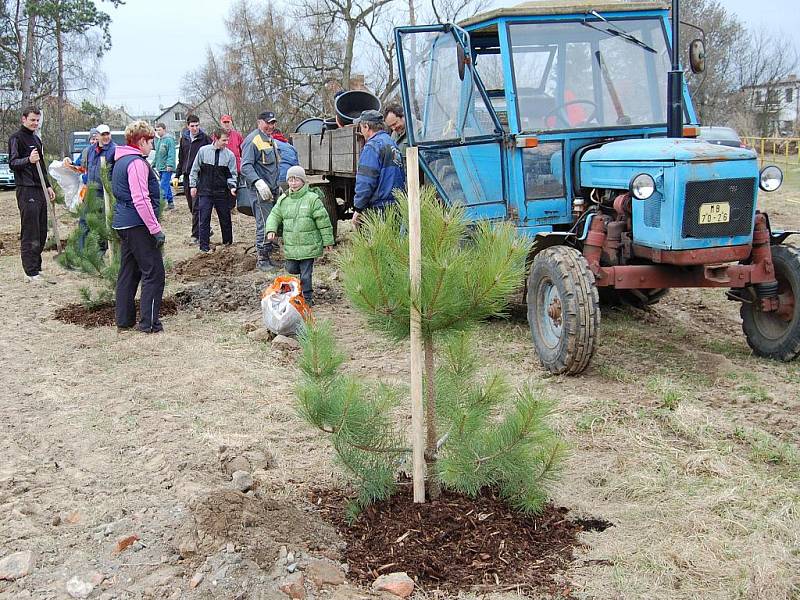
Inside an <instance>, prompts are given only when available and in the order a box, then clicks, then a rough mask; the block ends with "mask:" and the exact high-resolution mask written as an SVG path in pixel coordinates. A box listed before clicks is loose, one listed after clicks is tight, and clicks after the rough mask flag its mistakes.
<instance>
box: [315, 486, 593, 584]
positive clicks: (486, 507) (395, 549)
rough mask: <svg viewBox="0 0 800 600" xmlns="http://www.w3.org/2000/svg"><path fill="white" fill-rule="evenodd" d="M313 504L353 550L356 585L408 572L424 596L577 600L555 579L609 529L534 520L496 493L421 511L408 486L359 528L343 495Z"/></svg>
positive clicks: (556, 512) (551, 516) (322, 496)
mask: <svg viewBox="0 0 800 600" xmlns="http://www.w3.org/2000/svg"><path fill="white" fill-rule="evenodd" d="M404 487H405V486H404ZM312 501H313V502H314V504H316V505H317V506H318V508H319V509H320V511H321V512H322V515H323V517H325V518H326V519H328V520H330V521H331V523H333V524H334V525H335V527H336V529H337V531H338V532H339V534H340V535H341V536H342V538H343V539H344V540H345V541H346V542H347V548H346V550H345V558H346V560H347V563H348V564H349V565H350V577H351V578H353V579H355V580H357V581H359V582H361V583H363V584H365V585H370V584H371V583H372V582H373V581H374V580H375V578H377V577H378V576H379V575H383V574H387V573H391V572H394V571H406V572H407V573H408V575H409V576H410V577H412V578H414V579H415V580H416V581H417V583H418V584H420V585H421V586H422V587H423V588H426V587H427V588H439V589H442V590H445V591H448V592H458V591H481V590H483V591H500V590H517V589H519V590H520V591H526V590H528V591H530V590H537V591H539V592H546V593H549V594H553V595H557V596H558V597H565V596H566V597H570V591H569V586H568V584H566V583H564V581H563V579H562V580H561V581H559V580H558V578H557V577H556V576H557V575H559V574H562V573H563V572H564V571H565V570H566V568H567V567H568V566H569V564H570V563H571V562H572V560H573V556H572V552H573V548H575V547H576V546H578V547H579V546H580V545H581V543H580V542H579V541H578V538H577V536H578V534H579V533H580V532H582V531H585V530H596V529H598V528H597V527H595V526H593V525H594V523H595V521H596V522H597V523H604V524H606V525H608V524H607V523H606V522H605V521H602V520H588V521H575V522H573V521H572V520H570V519H568V518H567V512H568V510H567V509H566V508H557V507H555V506H552V505H548V506H547V507H546V508H545V509H544V511H543V512H542V514H541V515H539V516H536V517H527V516H524V515H522V514H520V513H518V512H514V511H513V510H511V509H510V508H509V507H508V506H507V505H505V504H504V503H503V502H502V501H501V500H500V499H499V498H498V497H497V496H496V495H493V494H492V493H491V492H486V493H482V494H481V495H480V496H478V497H477V498H474V499H473V498H469V497H467V496H463V495H461V494H457V493H453V492H447V491H445V492H443V493H442V495H441V497H440V498H438V499H437V500H435V501H432V502H429V503H428V504H426V505H425V506H424V507H420V505H419V504H414V503H413V495H412V491H411V488H410V486H408V487H407V488H406V489H404V490H403V491H401V492H398V493H397V494H395V495H394V496H393V497H392V498H390V499H389V500H387V501H384V502H380V503H377V504H374V505H372V506H370V507H369V508H368V509H367V510H365V511H364V512H362V513H361V514H360V515H359V516H358V518H357V519H356V520H355V521H354V522H353V523H352V524H348V523H347V521H346V512H345V505H346V503H347V499H346V498H344V497H343V496H342V494H341V493H340V492H315V493H314V495H313V496H312Z"/></svg>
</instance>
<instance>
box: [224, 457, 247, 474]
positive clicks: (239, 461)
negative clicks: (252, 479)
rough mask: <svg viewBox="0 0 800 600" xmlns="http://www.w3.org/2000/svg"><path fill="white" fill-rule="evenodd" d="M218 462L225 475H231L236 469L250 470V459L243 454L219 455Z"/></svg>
mask: <svg viewBox="0 0 800 600" xmlns="http://www.w3.org/2000/svg"><path fill="white" fill-rule="evenodd" d="M220 462H221V463H222V470H223V471H224V472H225V473H226V474H227V475H231V476H232V475H233V474H234V473H236V471H248V472H249V471H250V470H251V466H250V461H249V460H247V458H245V457H244V456H231V455H228V454H225V455H223V456H221V457H220Z"/></svg>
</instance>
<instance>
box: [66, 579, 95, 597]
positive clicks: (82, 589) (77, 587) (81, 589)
mask: <svg viewBox="0 0 800 600" xmlns="http://www.w3.org/2000/svg"><path fill="white" fill-rule="evenodd" d="M93 591H94V584H92V582H90V581H86V580H85V579H84V578H83V577H79V576H78V575H76V576H75V577H73V578H72V579H70V580H69V581H68V582H67V594H69V596H70V598H88V597H89V595H90V594H91V593H92V592H93Z"/></svg>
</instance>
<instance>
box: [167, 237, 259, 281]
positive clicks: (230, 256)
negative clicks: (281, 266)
mask: <svg viewBox="0 0 800 600" xmlns="http://www.w3.org/2000/svg"><path fill="white" fill-rule="evenodd" d="M255 268H256V255H255V253H254V250H253V247H252V246H246V245H245V244H232V245H231V246H222V245H219V246H216V247H215V249H214V252H209V253H208V254H205V253H202V252H200V253H198V254H197V255H196V256H192V257H191V258H187V259H186V260H182V261H180V262H178V263H176V264H175V266H173V267H172V270H171V273H173V274H174V275H175V276H176V279H178V280H179V281H197V280H199V279H206V278H208V277H219V276H220V275H245V274H247V273H252V272H253V271H254V270H255Z"/></svg>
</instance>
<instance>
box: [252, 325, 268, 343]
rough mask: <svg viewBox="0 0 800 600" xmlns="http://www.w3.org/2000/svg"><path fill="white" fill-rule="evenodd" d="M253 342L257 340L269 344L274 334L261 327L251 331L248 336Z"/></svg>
mask: <svg viewBox="0 0 800 600" xmlns="http://www.w3.org/2000/svg"><path fill="white" fill-rule="evenodd" d="M247 337H249V338H250V339H251V340H255V341H256V342H268V341H270V340H271V339H272V337H273V333H272V332H271V331H270V330H269V329H266V328H264V327H259V328H258V329H256V330H254V331H251V332H250V333H248V334H247Z"/></svg>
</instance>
